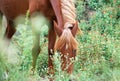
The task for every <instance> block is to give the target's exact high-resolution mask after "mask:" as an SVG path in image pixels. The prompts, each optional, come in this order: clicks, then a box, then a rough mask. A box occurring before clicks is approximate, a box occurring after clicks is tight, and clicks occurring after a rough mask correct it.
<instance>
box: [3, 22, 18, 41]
mask: <svg viewBox="0 0 120 81" xmlns="http://www.w3.org/2000/svg"><path fill="white" fill-rule="evenodd" d="M15 32H16V29H15V27H14V23H13V21H11V20H7V28H6V31H5V35H4V37H6V38H7V39H8V40H10V39H11V38H12V36H13V35H14V33H15Z"/></svg>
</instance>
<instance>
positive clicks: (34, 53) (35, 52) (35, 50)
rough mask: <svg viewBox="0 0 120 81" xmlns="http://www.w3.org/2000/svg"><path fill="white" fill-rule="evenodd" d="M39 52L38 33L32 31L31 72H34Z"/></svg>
mask: <svg viewBox="0 0 120 81" xmlns="http://www.w3.org/2000/svg"><path fill="white" fill-rule="evenodd" d="M39 53H40V34H39V33H34V37H33V48H32V69H31V71H32V74H34V71H35V67H36V61H37V58H38V55H39Z"/></svg>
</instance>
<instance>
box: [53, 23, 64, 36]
mask: <svg viewBox="0 0 120 81" xmlns="http://www.w3.org/2000/svg"><path fill="white" fill-rule="evenodd" d="M54 30H55V31H56V33H57V35H58V36H59V37H60V36H61V34H62V31H63V30H62V28H60V27H58V25H57V23H56V21H54Z"/></svg>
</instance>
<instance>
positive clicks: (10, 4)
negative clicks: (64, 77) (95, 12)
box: [0, 0, 78, 73]
mask: <svg viewBox="0 0 120 81" xmlns="http://www.w3.org/2000/svg"><path fill="white" fill-rule="evenodd" d="M27 10H29V11H30V15H32V14H33V13H34V12H40V13H41V14H43V15H44V16H45V17H46V18H47V19H48V20H49V21H50V24H51V25H50V26H51V27H50V29H49V32H48V41H49V42H48V53H49V62H48V66H49V69H50V70H49V71H50V73H53V72H52V70H51V69H53V63H52V59H51V55H53V52H52V51H51V50H53V51H54V46H55V41H56V34H57V35H58V36H59V37H60V40H62V39H64V40H62V41H61V43H59V42H58V43H59V44H58V43H56V44H57V45H58V46H60V44H61V45H63V46H62V48H61V49H59V47H57V45H56V47H57V49H56V50H60V52H61V53H62V54H63V56H64V55H65V54H66V53H67V54H68V61H69V63H70V58H75V51H76V49H77V48H76V47H77V41H76V40H75V38H74V37H75V35H76V32H77V29H78V23H77V22H74V23H73V27H72V29H69V27H68V28H67V29H64V26H63V25H64V21H63V17H64V16H62V11H61V3H60V0H0V12H1V13H2V14H4V15H5V16H6V18H7V28H6V32H5V37H7V38H8V39H11V37H12V36H13V35H14V33H15V31H16V29H15V27H14V19H15V18H16V17H17V16H19V15H21V14H25V13H26V12H27ZM68 10H69V9H68ZM69 36H70V37H69ZM66 37H67V38H66ZM35 38H39V35H37V36H36V37H35ZM58 40H59V38H58ZM33 42H35V45H33V49H32V56H33V62H32V66H33V68H32V70H33V71H34V69H35V65H36V60H37V57H38V54H39V52H40V47H39V40H37V41H33ZM66 42H67V43H66ZM68 44H69V45H68ZM67 46H68V49H66V47H67ZM62 60H63V63H62V69H63V70H64V68H65V67H67V65H66V62H67V60H66V58H65V57H62ZM72 70H73V63H72V64H70V66H68V69H67V72H68V73H71V72H72Z"/></svg>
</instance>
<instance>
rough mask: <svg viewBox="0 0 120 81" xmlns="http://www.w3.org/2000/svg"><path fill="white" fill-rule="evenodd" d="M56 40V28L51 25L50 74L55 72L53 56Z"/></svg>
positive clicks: (49, 41)
mask: <svg viewBox="0 0 120 81" xmlns="http://www.w3.org/2000/svg"><path fill="white" fill-rule="evenodd" d="M55 41H56V33H55V31H54V28H53V27H51V28H50V29H49V35H48V56H49V60H48V68H49V74H54V68H53V62H52V58H53V54H54V45H55Z"/></svg>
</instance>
